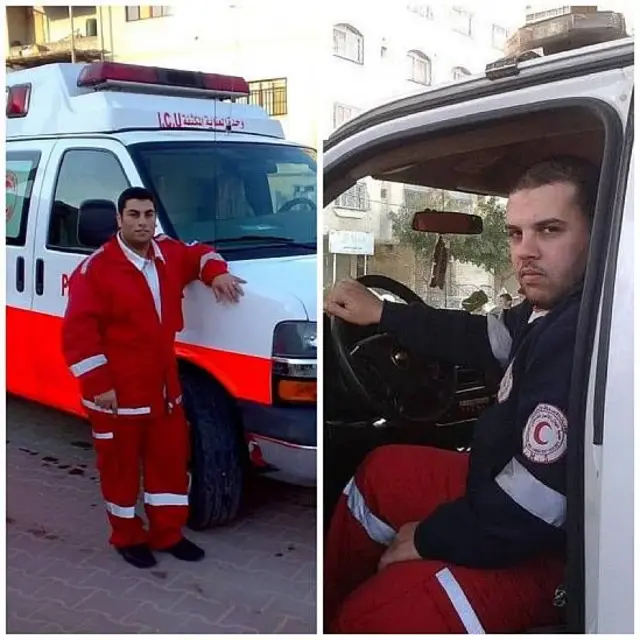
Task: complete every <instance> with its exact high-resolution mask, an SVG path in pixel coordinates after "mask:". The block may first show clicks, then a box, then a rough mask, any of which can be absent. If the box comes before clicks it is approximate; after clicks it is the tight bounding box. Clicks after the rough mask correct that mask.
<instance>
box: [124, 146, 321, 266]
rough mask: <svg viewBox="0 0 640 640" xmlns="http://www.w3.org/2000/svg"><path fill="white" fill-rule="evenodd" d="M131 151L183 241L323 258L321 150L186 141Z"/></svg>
mask: <svg viewBox="0 0 640 640" xmlns="http://www.w3.org/2000/svg"><path fill="white" fill-rule="evenodd" d="M131 152H132V156H133V158H134V161H135V162H136V164H137V165H138V168H139V170H140V172H141V174H142V177H143V180H144V181H145V183H146V184H147V185H148V186H149V188H151V189H152V190H153V191H154V192H155V193H156V195H157V197H158V200H159V203H160V215H161V216H164V220H163V223H164V224H165V225H167V227H169V228H168V231H169V232H170V233H171V231H173V232H174V233H175V235H176V236H177V237H178V238H179V239H180V240H183V241H184V242H192V241H194V240H197V241H199V242H208V243H212V244H216V245H217V246H220V247H221V248H223V249H224V251H225V254H227V253H229V252H234V251H237V252H245V253H246V252H247V251H249V252H250V253H251V254H252V255H265V256H267V255H269V256H275V255H295V254H299V253H312V252H313V253H315V251H316V202H317V185H316V180H317V174H316V158H315V152H313V151H311V150H309V149H305V148H300V147H294V146H290V145H284V144H268V143H267V144H261V143H247V142H243V143H242V144H238V143H226V142H186V141H175V142H161V143H144V144H138V145H133V146H132V147H131ZM167 223H168V224H167Z"/></svg>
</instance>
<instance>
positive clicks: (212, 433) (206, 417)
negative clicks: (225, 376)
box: [180, 363, 246, 531]
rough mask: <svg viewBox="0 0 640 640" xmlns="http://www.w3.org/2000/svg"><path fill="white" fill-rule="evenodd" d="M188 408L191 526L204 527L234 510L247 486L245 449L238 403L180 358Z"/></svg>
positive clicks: (220, 521)
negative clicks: (233, 402) (235, 406)
mask: <svg viewBox="0 0 640 640" xmlns="http://www.w3.org/2000/svg"><path fill="white" fill-rule="evenodd" d="M180 377H181V380H182V389H183V396H184V408H185V413H186V415H187V420H188V421H189V427H190V432H191V464H190V467H191V490H190V492H189V520H188V523H187V524H188V526H189V528H191V529H193V530H195V531H200V530H203V529H209V528H211V527H215V526H218V525H222V524H225V523H227V522H229V521H230V520H233V518H234V517H235V516H236V514H237V512H238V509H239V507H240V502H241V498H242V493H243V488H244V472H245V468H246V449H245V447H243V444H242V437H241V433H242V432H241V428H240V423H239V419H238V417H237V415H236V412H235V410H234V406H233V404H232V402H231V400H230V398H229V397H228V395H227V393H226V392H225V390H224V389H223V388H222V387H221V386H220V385H219V384H218V383H217V382H216V381H215V380H213V379H212V378H211V377H210V376H209V375H207V374H206V373H205V372H203V371H201V370H199V369H197V368H195V367H193V366H190V365H187V364H184V363H181V366H180Z"/></svg>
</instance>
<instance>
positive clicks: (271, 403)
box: [6, 62, 317, 527]
mask: <svg viewBox="0 0 640 640" xmlns="http://www.w3.org/2000/svg"><path fill="white" fill-rule="evenodd" d="M7 85H8V86H7V170H6V189H7V205H6V207H7V209H6V214H7V234H6V238H7V254H6V255H7V276H6V277H7V280H6V284H7V388H8V391H9V392H10V393H13V394H16V395H19V396H22V397H25V398H28V399H30V400H34V401H37V402H40V403H43V404H45V405H48V406H51V407H55V408H58V409H61V410H64V411H68V412H72V413H76V414H78V415H84V410H83V409H82V407H81V405H80V402H79V400H80V398H79V395H78V387H77V384H76V381H75V380H74V379H73V377H72V376H71V374H70V373H69V371H68V370H67V367H66V366H65V363H64V361H63V358H62V353H61V343H60V327H61V321H62V317H63V314H64V311H65V307H66V303H67V288H68V279H69V276H70V274H71V273H72V272H73V270H74V269H75V268H76V266H77V265H78V264H79V263H80V262H81V260H82V259H84V258H85V257H86V256H87V255H89V254H90V253H92V251H93V250H95V247H90V246H83V245H82V244H81V242H80V240H79V235H78V230H79V218H81V217H82V210H83V206H84V205H85V204H86V203H87V202H88V201H90V200H106V201H110V202H111V203H114V204H115V202H116V201H117V198H118V195H119V194H120V193H121V192H122V191H123V190H124V189H125V188H127V187H129V186H144V187H147V188H148V189H150V190H151V191H152V192H153V193H154V195H155V196H156V199H157V202H158V227H157V232H158V233H166V234H168V235H170V236H172V237H177V238H179V239H180V240H183V241H185V242H192V241H196V240H197V241H200V242H205V243H209V244H214V245H215V247H216V249H217V250H218V251H219V252H220V253H221V254H222V255H223V256H224V257H225V259H226V260H227V261H228V262H229V265H230V270H231V272H232V273H234V274H236V275H238V276H240V277H242V278H244V279H245V280H246V281H247V285H246V287H245V296H244V298H243V299H242V301H241V303H240V304H238V305H223V304H218V303H216V302H215V299H214V297H213V296H212V295H211V291H210V290H209V289H207V288H206V287H205V286H204V285H202V284H201V283H194V284H192V285H190V286H189V287H188V288H187V289H186V290H185V298H184V311H185V330H184V331H183V332H182V333H181V334H179V335H178V337H177V354H178V357H179V360H180V363H181V371H182V373H183V374H184V375H183V383H184V385H185V398H186V399H189V398H191V401H190V405H191V406H189V405H187V406H186V409H187V414H188V417H189V420H190V423H191V426H192V432H193V444H194V452H193V460H192V463H193V469H192V475H193V480H194V482H193V486H192V496H191V497H192V500H191V502H192V512H193V513H192V520H191V522H192V525H193V526H200V527H204V526H208V525H210V524H214V523H216V522H222V521H224V520H227V519H228V518H230V517H232V516H233V514H234V513H235V511H236V509H237V505H238V502H239V496H240V493H241V487H242V466H243V465H242V462H243V458H244V457H246V452H247V450H248V451H249V457H250V459H251V460H252V462H253V463H254V464H255V465H256V466H257V467H259V468H260V469H261V470H262V472H264V473H267V474H271V475H273V476H274V477H277V478H280V479H283V480H285V481H289V482H293V483H297V484H314V483H315V478H316V455H315V454H316V319H317V318H316V299H317V294H316V291H317V286H316V280H317V278H316V262H317V260H316V219H317V213H316V200H317V187H316V179H317V175H316V163H315V151H314V150H312V149H308V148H305V147H303V146H298V145H295V144H292V143H290V142H287V141H285V140H284V136H283V131H282V127H281V125H280V123H279V122H278V121H276V120H274V119H271V118H269V117H268V116H267V114H266V113H265V112H264V110H263V109H261V108H260V107H257V106H254V105H248V104H240V103H239V102H237V99H238V98H242V97H244V96H246V95H248V86H247V84H246V82H244V80H242V79H241V78H234V77H230V76H219V75H213V74H202V73H194V72H188V71H175V70H167V69H158V68H151V67H137V66H134V65H124V64H118V63H108V62H106V63H93V64H88V65H83V64H78V65H74V64H56V65H46V66H43V67H39V68H35V69H30V70H25V71H19V72H15V73H11V74H9V75H8V77H7ZM83 203H84V204H83Z"/></svg>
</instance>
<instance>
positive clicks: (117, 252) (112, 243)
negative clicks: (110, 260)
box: [105, 232, 167, 270]
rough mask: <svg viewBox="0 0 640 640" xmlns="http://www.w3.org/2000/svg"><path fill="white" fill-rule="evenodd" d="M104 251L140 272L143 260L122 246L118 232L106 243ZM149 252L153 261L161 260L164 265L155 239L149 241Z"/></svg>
mask: <svg viewBox="0 0 640 640" xmlns="http://www.w3.org/2000/svg"><path fill="white" fill-rule="evenodd" d="M105 250H106V251H107V252H108V253H109V254H110V255H111V256H112V257H114V258H121V259H124V260H128V261H129V262H131V263H132V264H133V265H134V266H135V267H137V268H138V269H140V270H142V268H143V267H144V260H145V259H144V258H143V257H142V256H140V255H138V254H136V253H135V252H134V251H132V250H131V249H129V248H128V247H127V246H126V245H125V244H124V242H123V241H122V239H121V238H120V232H118V233H116V234H115V235H114V236H113V238H111V240H109V242H107V244H106V246H105ZM150 251H151V252H152V253H153V258H154V260H161V261H162V262H164V263H165V264H166V262H167V261H166V258H165V257H164V254H163V253H162V249H160V246H159V244H158V243H157V241H156V240H155V239H152V240H151V247H150Z"/></svg>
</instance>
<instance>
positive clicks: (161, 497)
mask: <svg viewBox="0 0 640 640" xmlns="http://www.w3.org/2000/svg"><path fill="white" fill-rule="evenodd" d="M144 501H145V504H148V505H150V506H152V507H188V506H189V496H188V495H183V494H181V493H146V492H145V494H144Z"/></svg>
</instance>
